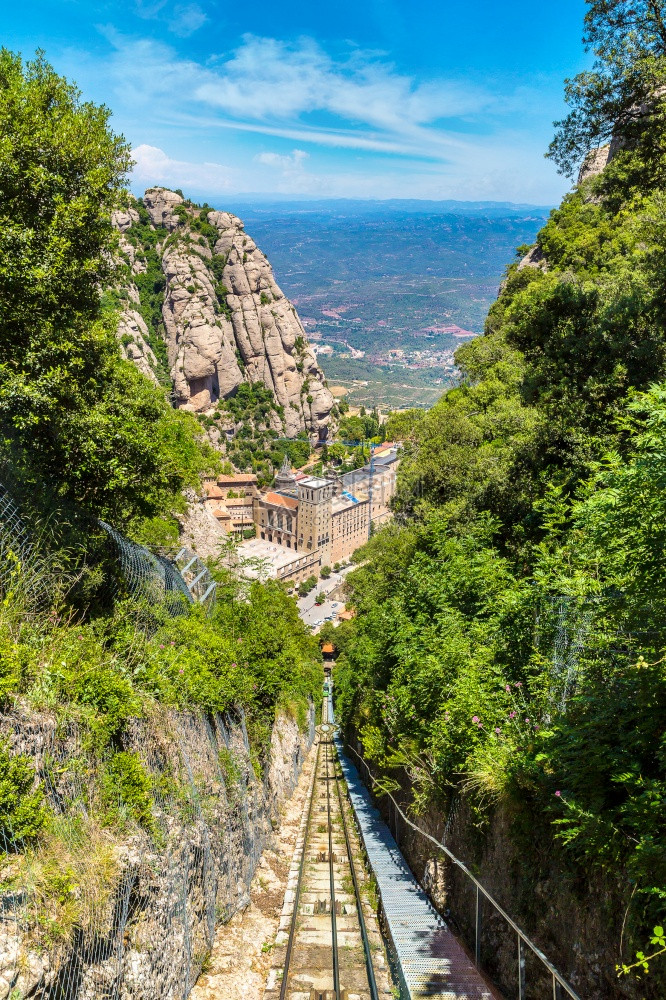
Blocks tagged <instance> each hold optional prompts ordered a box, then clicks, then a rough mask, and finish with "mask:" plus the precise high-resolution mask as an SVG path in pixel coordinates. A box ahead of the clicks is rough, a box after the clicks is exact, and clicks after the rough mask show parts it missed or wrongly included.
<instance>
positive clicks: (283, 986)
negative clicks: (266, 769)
mask: <svg viewBox="0 0 666 1000" xmlns="http://www.w3.org/2000/svg"><path fill="white" fill-rule="evenodd" d="M320 751H321V740H319V742H318V743H317V756H316V759H315V766H314V774H313V778H312V786H311V788H310V804H309V806H308V816H307V820H306V822H305V833H304V835H303V850H302V851H301V860H300V862H299V866H298V880H297V882H296V889H295V891H294V908H293V910H292V914H291V924H290V927H289V938H288V940H287V950H286V952H285V956H284V968H283V970H282V982H281V983H280V1000H286V996H287V985H288V982H289V965H290V963H291V953H292V951H293V948H294V939H295V937H296V924H297V923H298V903H299V900H300V897H301V888H302V884H303V869H304V868H305V855H306V852H307V848H308V837H309V834H310V824H311V821H312V806H313V803H314V799H315V786H316V784H317V774H318V773H319V753H320Z"/></svg>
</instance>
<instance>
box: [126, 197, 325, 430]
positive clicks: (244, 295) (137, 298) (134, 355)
mask: <svg viewBox="0 0 666 1000" xmlns="http://www.w3.org/2000/svg"><path fill="white" fill-rule="evenodd" d="M114 223H115V225H116V227H117V228H118V230H119V231H120V233H121V237H120V244H121V252H122V253H123V256H124V260H125V263H126V265H127V268H126V284H127V287H126V289H125V294H124V303H123V305H124V308H123V312H122V317H121V323H120V329H119V335H120V337H121V342H122V344H123V349H124V351H125V353H126V355H127V356H128V357H129V358H131V360H133V361H135V363H136V364H137V365H138V366H139V367H140V369H141V370H142V371H144V372H145V373H146V374H149V375H151V377H154V373H155V371H156V369H157V359H156V357H155V353H156V352H155V351H154V350H153V349H151V343H152V344H153V347H154V346H155V337H160V336H161V337H162V338H163V341H164V343H165V346H166V368H167V370H168V375H169V377H170V380H171V383H172V386H173V393H174V400H175V403H176V405H177V406H179V407H182V408H184V409H188V410H191V411H194V412H195V413H202V414H209V413H212V412H213V411H214V409H215V406H216V404H217V403H218V401H219V400H221V399H225V398H228V397H229V396H232V395H234V394H235V392H236V391H237V389H238V387H239V385H241V383H242V382H249V383H253V382H261V383H263V384H264V385H265V386H267V387H268V388H269V389H270V390H271V392H272V393H273V394H274V397H275V400H276V403H277V406H278V408H279V410H278V411H276V412H279V422H280V424H281V426H280V427H279V428H277V427H276V428H275V429H276V430H280V431H282V432H283V433H284V435H285V436H286V437H295V436H296V435H297V434H298V433H299V432H301V431H307V432H308V434H310V435H311V436H312V437H313V438H317V439H324V438H325V437H326V436H327V430H328V426H329V422H330V419H331V408H332V406H333V397H332V396H331V394H330V392H329V391H328V389H327V388H326V386H325V383H324V375H323V372H322V371H321V369H320V368H319V367H318V366H317V363H316V361H315V357H314V354H313V353H312V350H311V348H310V345H309V343H308V341H307V337H306V335H305V331H304V329H303V326H302V324H301V321H300V319H299V318H298V314H297V312H296V310H295V308H294V306H293V305H292V304H291V302H289V300H288V299H287V298H285V296H284V294H283V293H282V291H281V290H280V288H279V287H278V285H277V283H276V281H275V278H274V276H273V272H272V270H271V267H270V264H269V263H268V260H267V259H266V257H265V256H264V254H263V253H262V252H261V250H259V248H258V247H257V246H256V244H255V243H254V241H253V240H252V239H251V238H250V237H249V236H248V235H247V234H246V233H245V230H244V227H243V223H242V222H241V220H240V219H239V218H237V217H236V216H235V215H231V214H229V213H228V212H218V211H213V210H211V209H209V208H208V207H207V206H204V207H203V208H198V207H195V206H193V205H192V203H190V202H188V201H185V199H184V198H183V197H181V195H180V194H177V193H176V192H174V191H168V190H166V189H165V188H151V189H149V190H148V191H146V193H145V196H144V198H143V201H141V202H136V203H134V204H132V205H129V206H128V207H127V209H126V210H125V211H122V212H117V213H115V216H114ZM156 265H159V275H157V274H154V275H153V277H154V279H155V280H154V281H152V283H151V282H150V281H146V275H147V274H148V272H151V273H152V271H151V268H153V269H154V268H155V266H156ZM160 282H161V284H162V288H161V290H160V292H161V303H160V304H161V317H160V315H159V313H157V312H156V310H155V295H156V289H157V285H158V284H159V283H160ZM151 307H152V309H153V316H154V317H156V318H157V322H156V323H155V324H154V329H153V330H152V331H151V330H150V329H149V327H148V325H147V323H146V319H145V316H146V308H149V309H150V308H151ZM160 318H161V323H160V322H159V319H160Z"/></svg>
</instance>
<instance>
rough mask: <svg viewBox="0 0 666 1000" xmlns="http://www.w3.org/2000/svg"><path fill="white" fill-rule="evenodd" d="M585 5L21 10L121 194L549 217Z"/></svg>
mask: <svg viewBox="0 0 666 1000" xmlns="http://www.w3.org/2000/svg"><path fill="white" fill-rule="evenodd" d="M584 8H585V4H584V2H583V0H560V2H559V3H557V4H554V3H547V4H541V5H539V4H534V3H533V2H527V0H510V2H509V3H508V4H506V3H505V4H499V3H497V0H494V2H489V0H476V2H475V0H471V2H468V3H467V4H461V3H460V2H453V0H428V2H425V0H409V3H406V2H405V0H402V2H397V0H336V3H335V4H331V3H321V2H318V0H310V2H307V3H306V2H303V0H282V2H280V0H252V2H251V3H247V2H246V3H242V2H236V3H234V4H231V3H229V2H225V3H222V2H220V0H126V2H125V3H123V4H122V5H121V4H119V3H117V2H111V0H59V2H56V0H32V2H31V0H28V2H27V3H23V4H21V3H13V4H11V5H7V6H6V7H5V10H4V12H3V19H2V20H3V23H2V32H1V33H0V37H1V38H2V44H4V45H5V46H6V47H8V48H10V49H13V50H18V51H21V52H22V53H23V54H24V55H26V56H28V55H31V54H32V53H33V52H34V50H35V48H36V47H42V48H43V49H45V51H46V54H47V57H48V58H49V60H50V61H51V62H52V63H53V64H54V65H55V67H56V68H57V69H58V70H59V71H60V72H63V73H65V74H66V75H67V76H68V77H70V78H72V79H74V80H76V82H77V83H78V84H79V86H80V87H81V89H82V90H83V92H84V94H85V96H86V97H88V98H90V99H92V100H95V101H103V102H104V103H106V104H107V105H108V106H109V107H110V108H112V109H113V112H114V116H113V126H114V128H115V129H116V130H118V131H120V132H123V133H124V134H125V136H126V137H127V138H128V139H129V140H130V142H131V143H132V147H133V149H134V157H135V160H136V167H135V169H134V176H133V180H132V184H133V187H134V188H135V190H137V191H140V190H142V189H143V188H144V187H146V186H149V185H151V184H155V183H159V184H165V185H167V186H171V187H181V188H183V190H184V191H185V192H186V193H187V194H189V195H192V196H197V197H200V196H206V197H208V198H209V200H211V201H212V200H214V201H215V203H216V204H222V203H223V201H224V196H225V195H228V196H232V195H233V196H234V197H236V196H238V195H251V194H255V193H260V194H264V195H266V196H289V197H293V198H299V197H317V198H328V197H332V198H336V197H351V198H434V199H439V198H442V199H446V198H460V199H471V200H502V201H514V202H528V203H533V204H540V205H546V204H552V203H555V202H557V201H559V199H560V198H561V196H562V194H563V193H564V191H565V190H566V189H567V187H568V186H569V185H568V182H567V181H566V180H565V179H563V178H562V177H560V176H558V174H557V172H556V170H555V168H554V166H553V165H552V164H551V163H550V162H549V161H546V160H544V158H543V153H544V151H545V149H546V148H547V145H548V142H549V141H550V138H551V136H552V122H553V120H554V119H556V118H558V117H561V116H562V114H563V113H564V111H565V107H564V104H563V100H562V93H563V79H564V77H565V76H570V75H572V74H574V73H577V72H579V71H580V70H581V69H583V68H585V66H586V65H587V64H588V60H589V56H587V55H586V54H585V53H584V51H583V48H582V45H581V42H580V36H581V29H582V19H583V14H584Z"/></svg>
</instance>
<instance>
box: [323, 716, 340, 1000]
mask: <svg viewBox="0 0 666 1000" xmlns="http://www.w3.org/2000/svg"><path fill="white" fill-rule="evenodd" d="M326 718H327V720H328V712H327V715H326ZM332 746H333V740H332V739H331V737H330V736H329V738H328V740H327V743H326V757H325V759H326V814H327V818H328V875H329V883H330V892H331V944H332V952H333V990H334V992H335V1000H340V962H339V956H338V926H337V918H336V913H335V871H334V869H333V827H332V821H331V788H330V778H329V773H328V763H329V749H330V747H332Z"/></svg>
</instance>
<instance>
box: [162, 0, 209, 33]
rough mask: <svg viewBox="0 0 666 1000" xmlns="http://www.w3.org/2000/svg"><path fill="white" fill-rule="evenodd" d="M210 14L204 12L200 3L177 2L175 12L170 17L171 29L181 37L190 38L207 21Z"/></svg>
mask: <svg viewBox="0 0 666 1000" xmlns="http://www.w3.org/2000/svg"><path fill="white" fill-rule="evenodd" d="M207 20H208V15H207V14H205V13H204V11H203V10H202V9H201V7H200V6H199V4H196V3H188V4H177V5H176V6H175V7H174V10H173V14H172V16H171V17H170V18H169V31H172V32H173V33H174V35H179V36H180V37H181V38H189V36H190V35H193V34H194V32H195V31H198V30H199V28H201V27H202V26H203V25H204V24H205V23H206V21H207Z"/></svg>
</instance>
